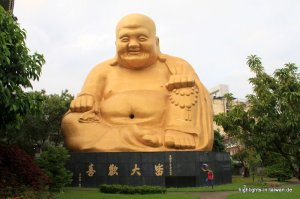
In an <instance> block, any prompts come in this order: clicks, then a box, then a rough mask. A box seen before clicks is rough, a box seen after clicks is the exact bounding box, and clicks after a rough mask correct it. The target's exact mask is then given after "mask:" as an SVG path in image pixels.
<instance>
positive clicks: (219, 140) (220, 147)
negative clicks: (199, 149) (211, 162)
mask: <svg viewBox="0 0 300 199" xmlns="http://www.w3.org/2000/svg"><path fill="white" fill-rule="evenodd" d="M213 151H215V152H222V151H225V144H224V136H222V135H221V134H220V130H219V129H218V130H214V145H213Z"/></svg>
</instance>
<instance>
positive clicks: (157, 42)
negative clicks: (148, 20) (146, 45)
mask: <svg viewBox="0 0 300 199" xmlns="http://www.w3.org/2000/svg"><path fill="white" fill-rule="evenodd" d="M156 45H157V46H158V47H159V38H158V37H156Z"/></svg>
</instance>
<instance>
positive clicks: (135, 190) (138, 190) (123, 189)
mask: <svg viewBox="0 0 300 199" xmlns="http://www.w3.org/2000/svg"><path fill="white" fill-rule="evenodd" d="M166 191H167V189H166V188H163V187H159V186H146V185H143V186H129V185H120V184H112V185H108V184H102V185H100V192H102V193H120V194H155V193H159V194H161V193H163V194H164V193H166Z"/></svg>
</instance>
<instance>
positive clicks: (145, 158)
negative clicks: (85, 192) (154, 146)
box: [67, 151, 231, 187]
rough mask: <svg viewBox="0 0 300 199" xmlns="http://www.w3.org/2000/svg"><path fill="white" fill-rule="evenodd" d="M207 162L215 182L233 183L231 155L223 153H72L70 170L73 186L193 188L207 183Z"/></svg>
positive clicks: (69, 164) (69, 163)
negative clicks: (123, 185) (203, 166)
mask: <svg viewBox="0 0 300 199" xmlns="http://www.w3.org/2000/svg"><path fill="white" fill-rule="evenodd" d="M204 163H206V164H208V165H209V168H210V169H212V170H213V172H214V177H215V179H214V184H225V183H231V169H230V168H231V166H230V156H229V154H228V153H223V152H222V153H219V152H197V151H189V152H183V151H176V152H109V153H104V152H97V153H71V158H70V160H69V161H68V163H67V169H69V170H70V171H72V172H73V182H72V186H82V187H98V186H99V185H100V184H126V185H155V186H163V187H193V186H203V185H205V179H206V173H204V172H203V171H202V170H201V165H202V164H204Z"/></svg>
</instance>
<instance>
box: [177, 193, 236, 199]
mask: <svg viewBox="0 0 300 199" xmlns="http://www.w3.org/2000/svg"><path fill="white" fill-rule="evenodd" d="M235 192H236V191H219V192H180V193H181V194H188V195H195V196H199V197H200V198H201V199H227V196H228V195H229V194H232V193H235Z"/></svg>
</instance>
